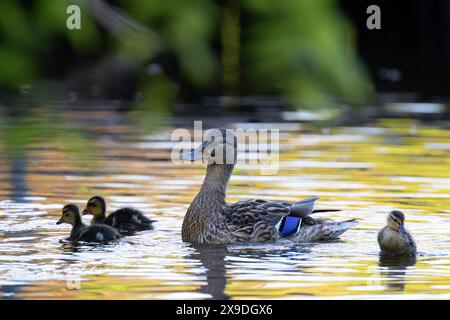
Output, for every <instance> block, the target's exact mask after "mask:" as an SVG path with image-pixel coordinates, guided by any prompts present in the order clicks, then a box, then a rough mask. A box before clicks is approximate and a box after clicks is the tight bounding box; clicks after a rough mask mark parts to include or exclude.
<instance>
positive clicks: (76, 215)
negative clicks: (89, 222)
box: [56, 204, 81, 226]
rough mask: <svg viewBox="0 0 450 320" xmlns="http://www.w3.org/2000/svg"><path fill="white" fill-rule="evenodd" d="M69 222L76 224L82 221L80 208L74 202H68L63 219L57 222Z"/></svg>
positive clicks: (63, 211) (63, 212) (63, 210)
mask: <svg viewBox="0 0 450 320" xmlns="http://www.w3.org/2000/svg"><path fill="white" fill-rule="evenodd" d="M61 223H68V224H71V225H72V226H75V225H77V224H79V223H81V216H80V210H79V209H78V207H77V206H76V205H74V204H68V205H66V206H64V208H63V209H62V216H61V219H59V220H58V222H56V224H61Z"/></svg>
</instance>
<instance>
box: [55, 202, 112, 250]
mask: <svg viewBox="0 0 450 320" xmlns="http://www.w3.org/2000/svg"><path fill="white" fill-rule="evenodd" d="M61 223H68V224H70V225H72V231H71V232H70V236H69V238H67V240H69V241H84V242H99V243H107V242H109V241H112V240H116V239H118V238H120V233H119V232H118V231H117V230H115V229H114V228H112V227H109V226H104V225H95V226H87V225H85V224H84V223H83V221H82V220H81V215H80V210H79V209H78V207H77V206H76V205H74V204H68V205H66V206H64V208H63V209H62V216H61V219H59V220H58V222H56V224H61Z"/></svg>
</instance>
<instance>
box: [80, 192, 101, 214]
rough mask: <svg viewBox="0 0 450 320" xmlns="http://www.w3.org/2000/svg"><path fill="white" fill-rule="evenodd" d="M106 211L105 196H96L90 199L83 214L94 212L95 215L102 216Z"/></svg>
mask: <svg viewBox="0 0 450 320" xmlns="http://www.w3.org/2000/svg"><path fill="white" fill-rule="evenodd" d="M105 211H106V202H105V199H103V197H100V196H95V197H92V198H90V199H89V200H88V202H87V204H86V208H85V209H84V210H83V215H85V214H92V215H93V216H94V217H102V216H103V215H104V214H105Z"/></svg>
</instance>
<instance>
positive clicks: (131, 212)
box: [105, 208, 153, 234]
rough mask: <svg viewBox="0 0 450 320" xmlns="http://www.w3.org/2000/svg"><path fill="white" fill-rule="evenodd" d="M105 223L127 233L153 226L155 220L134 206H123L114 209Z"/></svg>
mask: <svg viewBox="0 0 450 320" xmlns="http://www.w3.org/2000/svg"><path fill="white" fill-rule="evenodd" d="M105 223H106V224H107V225H109V226H112V227H114V228H116V229H118V230H119V231H120V232H121V233H125V234H128V233H133V232H136V231H143V230H150V229H152V228H153V226H152V223H153V220H151V219H149V218H147V217H146V216H145V215H144V214H143V213H142V212H141V211H139V210H136V209H133V208H122V209H119V210H116V211H114V212H113V213H111V214H110V215H109V216H108V217H107V218H106V220H105Z"/></svg>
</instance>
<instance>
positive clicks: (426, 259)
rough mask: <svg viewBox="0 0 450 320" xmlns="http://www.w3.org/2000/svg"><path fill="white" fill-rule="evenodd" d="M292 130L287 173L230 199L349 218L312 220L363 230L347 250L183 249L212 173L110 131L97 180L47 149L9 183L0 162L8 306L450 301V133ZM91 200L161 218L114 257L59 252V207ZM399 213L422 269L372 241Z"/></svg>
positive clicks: (258, 179) (397, 123) (244, 184)
mask: <svg viewBox="0 0 450 320" xmlns="http://www.w3.org/2000/svg"><path fill="white" fill-rule="evenodd" d="M229 125H230V126H233V123H230V124H229ZM241 125H242V124H241ZM246 125H247V126H250V125H251V124H246ZM259 125H261V124H259ZM277 126H278V124H277ZM286 128H287V129H286V130H283V126H282V125H281V127H280V129H281V134H280V138H281V145H280V150H281V154H280V163H279V168H280V170H279V172H278V173H277V174H276V175H268V174H262V173H261V170H260V168H258V167H257V166H253V165H240V166H238V167H237V168H236V170H235V172H234V176H233V177H232V179H231V184H230V187H229V191H228V201H229V202H232V201H237V200H241V199H249V198H262V199H273V200H287V201H295V200H299V199H302V198H304V197H309V196H319V197H320V198H321V199H320V201H319V202H318V208H337V209H341V210H342V211H340V212H335V213H331V214H327V215H325V214H318V216H327V217H330V218H333V219H337V220H343V219H348V218H357V219H358V220H359V222H360V223H359V225H358V226H357V227H355V228H354V229H352V230H350V231H348V232H347V233H345V234H344V235H343V237H342V239H341V240H340V241H337V242H332V243H315V244H302V245H295V244H292V243H289V242H283V241H282V242H279V243H276V244H263V245H262V244H249V245H230V246H204V247H196V248H194V247H192V246H191V245H189V244H185V243H183V242H182V241H181V237H180V229H181V223H182V219H183V216H184V213H185V211H186V209H187V207H188V205H189V202H190V201H191V200H192V198H193V197H194V195H195V194H196V192H197V191H198V189H199V187H200V185H201V182H202V178H203V174H204V168H203V167H202V166H198V165H189V164H185V165H179V164H173V163H172V162H171V161H170V149H168V148H167V147H166V146H167V142H168V141H170V133H171V130H172V129H173V128H162V129H160V130H159V131H158V133H157V134H153V135H136V134H134V133H132V132H133V131H132V130H128V129H127V126H120V128H116V127H115V126H103V127H101V128H97V130H96V132H97V134H96V138H95V143H96V145H97V146H98V147H99V150H100V154H101V156H100V157H97V158H95V159H92V161H90V165H91V167H89V169H86V168H83V167H81V166H80V164H76V163H74V162H72V161H71V159H70V158H69V157H68V156H67V155H65V154H64V153H62V152H60V151H59V150H58V149H56V148H52V147H48V148H37V147H36V148H33V149H30V150H29V152H28V153H27V154H26V155H24V159H25V161H24V163H23V168H22V169H23V170H24V172H25V173H24V172H23V170H22V171H21V170H15V171H14V172H12V170H11V164H10V163H9V162H8V159H7V157H5V155H4V154H3V155H2V158H1V160H0V170H1V171H0V187H1V189H0V200H1V201H0V298H3V299H5V298H12V299H18V298H64V299H73V298H82V299H110V298H112V299H114V298H120V299H128V298H132V299H135V298H144V299H146V298H148V299H177V298H188V299H191V298H192V299H208V298H232V299H251V298H277V299H278V298H282V299H310V298H341V299H348V298H355V299H365V298H371V299H372V298H376V299H378V298H396V299H411V298H432V299H440V298H441V299H449V298H450V255H449V247H450V237H449V235H450V223H449V222H450V216H449V213H450V209H449V208H450V200H449V191H450V170H449V169H448V168H449V167H450V157H449V155H450V147H449V146H450V139H449V138H450V132H449V131H448V130H443V129H438V128H435V127H431V126H426V125H421V124H420V123H419V122H416V121H409V120H379V121H375V122H374V123H372V124H370V125H367V126H364V127H336V128H331V129H329V130H326V133H325V134H324V133H322V132H323V131H321V130H320V129H315V128H314V127H312V126H309V125H302V126H296V127H295V130H292V124H290V125H288V126H286ZM17 181H23V182H24V183H17ZM24 188H25V190H24ZM24 192H25V197H23V194H22V193H24ZM17 194H21V195H20V196H17ZM95 194H101V195H103V196H105V197H106V199H107V201H108V205H109V209H110V210H113V209H117V208H119V207H122V206H134V207H136V208H139V209H141V210H142V211H143V212H145V214H147V215H148V216H149V217H151V218H153V219H155V220H157V223H156V224H155V229H154V230H152V231H147V232H141V233H138V234H136V235H134V236H131V237H127V238H125V239H123V240H121V241H119V242H118V243H115V244H109V245H95V246H92V245H90V246H88V245H81V246H73V245H70V244H67V243H66V244H65V243H61V242H60V240H61V239H63V238H65V237H66V236H67V235H68V233H69V229H70V228H69V227H68V226H67V225H58V226H57V225H56V224H55V222H56V221H57V219H58V218H59V216H60V210H61V208H62V206H63V205H64V204H67V203H69V202H73V203H76V204H78V205H79V206H80V207H83V206H84V205H85V202H86V200H87V199H88V198H89V197H90V196H93V195H95ZM393 208H398V209H400V210H403V211H404V212H405V213H406V217H407V227H408V229H409V230H410V231H411V232H412V234H413V235H414V237H415V240H416V242H417V244H418V247H419V251H420V254H419V256H418V257H417V258H416V259H413V258H409V259H394V260H392V259H391V260H389V259H387V260H386V259H380V257H379V249H378V245H377V241H376V234H377V231H378V229H380V228H381V227H383V225H384V223H385V219H386V215H387V213H388V212H389V210H391V209H393ZM85 219H86V222H88V220H89V219H88V218H86V217H85Z"/></svg>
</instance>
